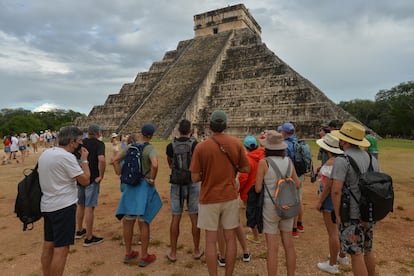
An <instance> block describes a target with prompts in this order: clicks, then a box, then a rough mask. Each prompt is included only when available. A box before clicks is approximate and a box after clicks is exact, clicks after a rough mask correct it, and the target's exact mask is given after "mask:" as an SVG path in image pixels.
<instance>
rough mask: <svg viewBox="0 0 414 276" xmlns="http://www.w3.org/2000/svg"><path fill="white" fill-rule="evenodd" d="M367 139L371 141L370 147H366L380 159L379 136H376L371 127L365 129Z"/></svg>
mask: <svg viewBox="0 0 414 276" xmlns="http://www.w3.org/2000/svg"><path fill="white" fill-rule="evenodd" d="M365 139H367V140H368V142H369V147H368V148H366V149H367V151H368V153H369V154H371V155H372V156H374V157H375V158H376V159H377V160H378V155H379V150H378V143H377V138H375V136H374V135H372V131H371V130H370V129H367V130H365Z"/></svg>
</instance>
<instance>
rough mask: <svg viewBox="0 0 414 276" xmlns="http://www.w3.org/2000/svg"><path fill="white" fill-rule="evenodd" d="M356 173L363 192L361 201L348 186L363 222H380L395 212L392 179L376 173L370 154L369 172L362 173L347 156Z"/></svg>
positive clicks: (347, 156)
mask: <svg viewBox="0 0 414 276" xmlns="http://www.w3.org/2000/svg"><path fill="white" fill-rule="evenodd" d="M346 158H347V159H348V160H349V163H350V164H351V166H352V168H353V169H354V171H355V172H356V173H357V174H358V176H359V181H358V187H359V189H360V191H361V197H360V199H359V201H358V200H357V199H356V197H355V195H354V194H353V192H352V191H351V189H350V188H349V187H348V186H346V188H347V189H348V190H349V192H350V194H351V196H352V197H353V198H354V200H355V201H356V202H357V203H358V204H359V211H360V213H361V220H362V221H368V222H373V221H380V220H382V219H383V218H385V217H386V216H387V214H388V213H389V212H393V211H394V208H393V206H394V189H393V185H392V177H391V176H390V175H388V174H386V173H382V172H376V171H374V169H373V167H372V155H371V154H369V162H370V163H369V167H368V170H367V172H365V173H361V171H360V170H359V167H358V165H357V163H356V162H355V160H354V159H352V157H351V156H349V155H346Z"/></svg>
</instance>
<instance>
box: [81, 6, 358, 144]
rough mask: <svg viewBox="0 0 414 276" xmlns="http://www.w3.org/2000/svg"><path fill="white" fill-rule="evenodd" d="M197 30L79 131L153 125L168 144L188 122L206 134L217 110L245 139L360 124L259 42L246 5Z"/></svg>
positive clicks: (213, 14)
mask: <svg viewBox="0 0 414 276" xmlns="http://www.w3.org/2000/svg"><path fill="white" fill-rule="evenodd" d="M194 31H195V36H194V37H193V38H190V39H188V40H183V41H180V42H179V43H178V45H177V48H176V49H174V50H170V51H167V52H166V53H165V54H164V57H163V58H162V59H161V60H159V61H154V62H153V63H152V65H151V67H150V68H149V70H148V71H147V72H140V73H138V74H137V76H136V77H135V80H134V81H133V82H132V83H126V84H124V85H123V86H122V87H121V89H120V91H119V92H118V93H116V94H111V95H108V97H107V99H106V101H105V103H104V104H103V105H96V106H94V107H93V108H92V110H91V111H90V113H89V114H88V116H85V117H81V118H78V119H77V120H76V122H75V124H76V125H77V126H78V127H80V128H82V129H87V127H88V126H89V125H90V124H92V123H95V124H99V125H101V126H102V127H103V128H104V129H105V131H104V133H103V134H104V136H106V137H108V136H109V135H110V134H111V133H112V132H117V133H122V134H131V133H138V132H139V131H140V128H141V126H142V124H144V123H146V122H152V123H154V124H155V125H156V126H157V131H156V132H155V136H156V137H159V138H170V137H172V136H174V135H175V134H176V131H175V130H176V127H177V125H178V123H179V121H180V120H181V119H183V118H185V119H188V120H190V121H191V122H192V124H193V126H194V127H195V128H196V129H197V130H198V134H199V135H200V134H201V133H204V134H206V135H208V133H209V118H210V115H211V113H212V112H213V111H214V110H217V109H220V110H223V111H225V112H226V114H227V116H228V120H227V126H228V128H227V130H226V132H227V133H229V134H232V135H235V136H238V137H240V138H242V137H244V136H246V135H257V134H259V133H260V132H261V131H263V130H264V129H276V128H277V126H279V125H281V124H282V123H283V122H287V121H289V122H292V123H293V124H294V125H295V127H296V131H297V135H298V136H299V137H305V138H314V137H317V135H318V129H319V127H320V125H321V123H324V122H326V121H330V120H336V121H337V122H338V124H341V122H343V121H348V120H353V121H356V119H355V118H353V117H352V116H351V115H350V114H349V113H347V112H345V111H344V110H343V109H341V108H340V107H338V106H337V105H336V104H335V103H334V102H332V101H331V100H330V99H329V98H328V97H326V96H325V94H324V93H323V92H322V91H321V90H319V89H318V88H317V87H316V86H315V85H313V84H312V83H311V82H310V81H309V80H307V79H306V78H304V77H303V76H301V75H300V74H299V73H298V72H296V71H295V70H293V69H292V68H291V67H290V66H289V65H288V64H287V63H286V62H284V61H283V60H282V59H281V58H279V57H278V56H276V55H275V53H274V52H272V51H271V50H270V49H269V48H268V47H267V46H266V44H265V43H263V42H262V40H261V28H260V26H259V24H258V23H257V22H256V20H255V19H254V18H253V17H252V16H251V14H250V13H249V11H248V10H247V9H246V8H245V6H244V5H242V4H239V5H234V6H228V7H225V8H221V9H217V10H213V11H209V12H206V13H201V14H198V15H195V16H194Z"/></svg>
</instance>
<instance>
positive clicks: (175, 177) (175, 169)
mask: <svg viewBox="0 0 414 276" xmlns="http://www.w3.org/2000/svg"><path fill="white" fill-rule="evenodd" d="M194 142H195V139H193V138H190V139H188V140H186V141H178V140H174V141H173V143H172V148H173V158H172V166H171V176H170V183H173V184H178V185H188V184H191V183H192V180H191V172H190V170H189V168H190V163H191V157H192V155H193V152H192V148H193V144H194Z"/></svg>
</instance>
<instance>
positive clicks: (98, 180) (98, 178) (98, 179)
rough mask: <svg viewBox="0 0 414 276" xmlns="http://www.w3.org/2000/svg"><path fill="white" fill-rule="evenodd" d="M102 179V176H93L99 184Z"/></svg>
mask: <svg viewBox="0 0 414 276" xmlns="http://www.w3.org/2000/svg"><path fill="white" fill-rule="evenodd" d="M101 181H102V177H100V176H98V177H97V178H95V183H98V184H101Z"/></svg>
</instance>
